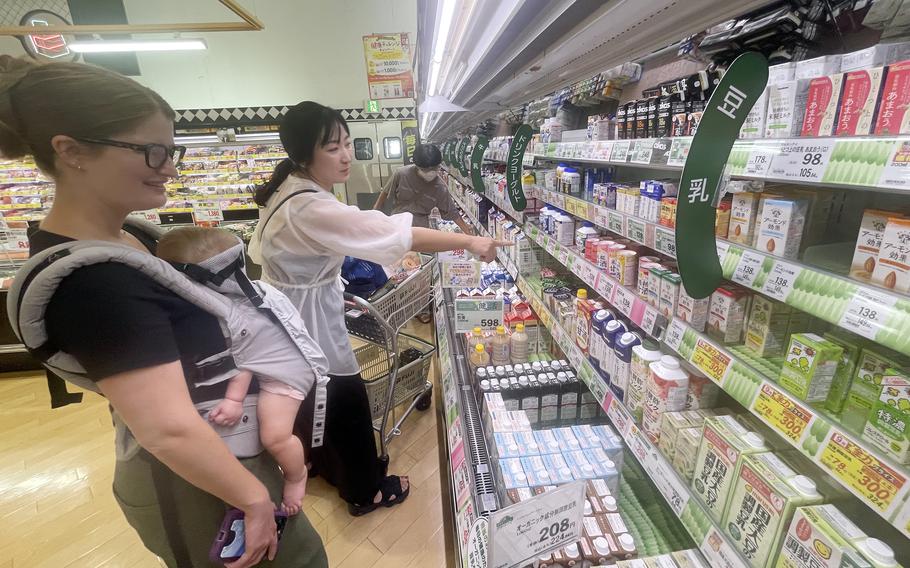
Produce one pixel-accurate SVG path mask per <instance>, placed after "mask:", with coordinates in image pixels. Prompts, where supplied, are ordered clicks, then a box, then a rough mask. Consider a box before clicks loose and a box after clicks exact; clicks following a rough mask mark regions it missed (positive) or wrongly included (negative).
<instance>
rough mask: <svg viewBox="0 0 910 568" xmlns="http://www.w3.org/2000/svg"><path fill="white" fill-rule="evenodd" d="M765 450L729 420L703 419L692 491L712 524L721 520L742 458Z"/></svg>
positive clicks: (755, 437) (757, 439)
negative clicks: (712, 521) (702, 430)
mask: <svg viewBox="0 0 910 568" xmlns="http://www.w3.org/2000/svg"><path fill="white" fill-rule="evenodd" d="M768 450H769V448H768V447H767V446H766V445H765V441H764V439H762V437H761V436H759V435H758V434H756V433H754V432H750V431H748V430H746V429H745V428H744V427H743V426H742V425H741V424H740V423H739V422H737V421H736V420H735V419H734V418H733V417H732V416H714V417H711V418H706V419H705V429H704V437H703V438H702V440H701V444H700V445H699V446H698V455H697V456H696V457H695V470H694V474H693V477H692V489H693V490H694V491H693V492H694V493H695V494H696V495H698V497H699V498H700V499H701V500H702V503H704V504H705V508H706V509H707V510H708V513H709V514H710V515H711V517H712V518H713V519H714V520H715V521H717V522H720V520H721V519H722V518H723V515H724V511H725V510H726V508H727V502H728V500H729V497H730V489H731V487H732V485H733V480H734V479H735V478H736V476H737V474H738V471H739V470H738V468H739V465H740V462H741V458H742V456H744V455H746V454H751V453H756V452H767V451H768Z"/></svg>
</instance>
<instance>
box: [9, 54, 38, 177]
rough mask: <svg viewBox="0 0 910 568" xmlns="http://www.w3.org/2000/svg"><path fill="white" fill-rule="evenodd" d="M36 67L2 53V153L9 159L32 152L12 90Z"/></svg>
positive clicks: (31, 63) (29, 62)
mask: <svg viewBox="0 0 910 568" xmlns="http://www.w3.org/2000/svg"><path fill="white" fill-rule="evenodd" d="M35 67H37V64H35V63H33V62H31V61H28V60H25V59H18V58H16V57H12V56H10V55H0V155H2V156H3V157H4V158H7V159H15V158H21V157H23V156H25V155H27V154H29V152H30V150H29V145H28V142H26V140H25V138H24V133H23V132H21V131H20V128H21V125H20V124H19V120H18V118H17V116H16V110H15V109H16V106H15V103H14V102H13V100H12V96H13V93H12V91H13V88H14V87H15V86H16V85H17V84H19V82H20V81H21V80H22V79H23V78H24V77H25V76H26V75H27V74H28V72H29V71H31V70H32V69H34V68H35Z"/></svg>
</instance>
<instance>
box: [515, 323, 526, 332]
mask: <svg viewBox="0 0 910 568" xmlns="http://www.w3.org/2000/svg"><path fill="white" fill-rule="evenodd" d="M524 330H525V324H523V323H520V324H518V325H516V326H515V331H517V332H518V333H521V332H523V331H524Z"/></svg>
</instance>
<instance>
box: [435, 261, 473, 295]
mask: <svg viewBox="0 0 910 568" xmlns="http://www.w3.org/2000/svg"><path fill="white" fill-rule="evenodd" d="M480 276H481V275H480V263H479V262H474V261H470V260H464V261H447V262H443V263H442V286H443V287H445V288H458V289H460V288H476V287H477V286H478V285H480Z"/></svg>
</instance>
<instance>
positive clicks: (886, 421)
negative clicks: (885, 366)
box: [863, 369, 910, 464]
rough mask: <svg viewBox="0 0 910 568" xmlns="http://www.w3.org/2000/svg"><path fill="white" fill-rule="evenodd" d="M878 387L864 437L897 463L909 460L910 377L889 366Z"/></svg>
mask: <svg viewBox="0 0 910 568" xmlns="http://www.w3.org/2000/svg"><path fill="white" fill-rule="evenodd" d="M881 387H882V392H881V395H880V396H879V399H878V400H877V401H876V402H875V404H874V405H873V406H872V413H871V414H870V417H869V421H868V422H867V423H866V426H865V429H864V430H863V438H865V439H866V440H868V441H870V442H872V444H874V445H875V446H876V447H877V448H878V449H879V450H881V451H882V452H884V453H885V454H886V455H888V456H889V457H891V458H892V459H894V460H895V461H896V462H897V463H900V464H906V463H908V462H910V377H907V375H905V374H904V373H901V372H898V371H896V370H894V369H889V370H888V371H887V372H886V373H885V376H884V377H882V383H881Z"/></svg>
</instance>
